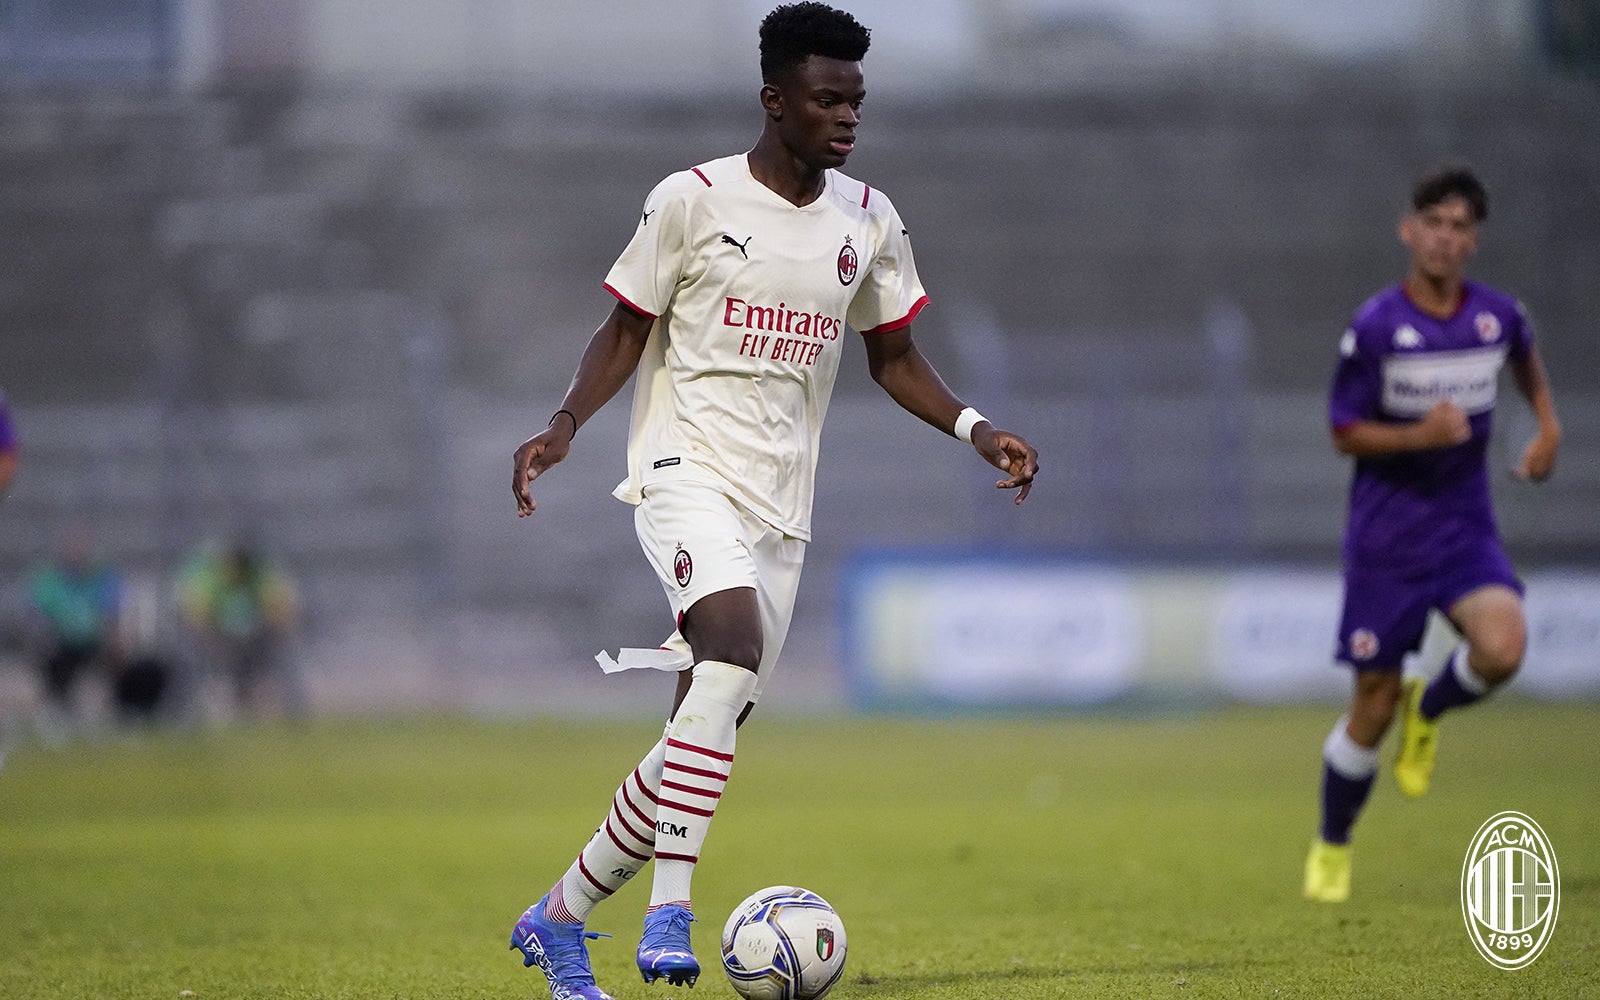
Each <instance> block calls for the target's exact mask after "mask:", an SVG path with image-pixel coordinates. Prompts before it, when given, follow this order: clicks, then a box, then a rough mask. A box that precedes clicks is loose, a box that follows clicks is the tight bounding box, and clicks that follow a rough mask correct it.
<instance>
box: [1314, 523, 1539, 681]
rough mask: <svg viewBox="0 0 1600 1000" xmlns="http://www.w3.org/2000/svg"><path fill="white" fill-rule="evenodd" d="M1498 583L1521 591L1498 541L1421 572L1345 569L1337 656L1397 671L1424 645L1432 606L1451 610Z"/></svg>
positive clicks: (1360, 667)
mask: <svg viewBox="0 0 1600 1000" xmlns="http://www.w3.org/2000/svg"><path fill="white" fill-rule="evenodd" d="M1494 584H1499V585H1501V586H1505V587H1509V588H1511V589H1512V590H1514V591H1516V592H1517V593H1518V594H1519V595H1520V594H1521V593H1522V581H1521V580H1518V579H1517V574H1516V573H1515V572H1513V571H1512V569H1511V560H1509V559H1507V558H1506V553H1505V549H1503V548H1502V547H1501V546H1500V541H1499V540H1498V539H1490V540H1488V541H1486V542H1484V543H1483V544H1482V545H1481V546H1479V547H1478V548H1475V549H1469V550H1467V551H1465V552H1462V553H1461V554H1459V555H1457V556H1455V557H1453V558H1451V559H1450V560H1448V561H1447V562H1443V563H1441V564H1439V565H1438V566H1435V567H1431V568H1430V569H1428V570H1425V571H1421V572H1418V571H1416V570H1397V569H1387V568H1385V569H1375V568H1370V567H1346V569H1345V574H1344V612H1343V613H1342V614H1341V615H1340V616H1339V651H1338V653H1337V654H1336V656H1335V659H1337V660H1338V661H1339V662H1340V663H1344V664H1346V665H1348V666H1351V667H1354V668H1355V669H1357V670H1399V669H1400V665H1401V661H1402V660H1403V659H1404V658H1405V655H1406V654H1407V653H1410V652H1412V651H1413V650H1415V649H1416V648H1417V647H1418V646H1419V645H1420V644H1421V643H1422V633H1423V631H1424V630H1426V629H1427V627H1428V611H1429V610H1430V609H1432V608H1438V609H1439V610H1440V611H1443V612H1448V611H1449V609H1450V605H1452V604H1454V603H1455V602H1456V601H1458V600H1460V599H1461V598H1463V597H1465V596H1466V595H1468V594H1470V593H1472V592H1473V591H1474V590H1477V589H1478V588H1480V587H1487V586H1492V585H1494Z"/></svg>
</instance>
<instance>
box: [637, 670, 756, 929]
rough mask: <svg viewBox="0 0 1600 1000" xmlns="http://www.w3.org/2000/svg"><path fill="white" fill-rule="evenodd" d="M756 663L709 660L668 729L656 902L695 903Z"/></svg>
mask: <svg viewBox="0 0 1600 1000" xmlns="http://www.w3.org/2000/svg"><path fill="white" fill-rule="evenodd" d="M755 682H756V675H755V673H754V672H753V671H750V670H745V669H744V668H743V667H737V666H734V665H733V664H731V663H720V662H718V661H715V660H706V661H703V662H701V663H699V664H697V665H696V666H695V668H694V681H693V683H692V684H691V685H690V687H689V693H688V694H687V695H686V696H685V697H684V699H683V704H681V705H680V706H678V712H677V715H676V717H675V718H674V720H673V723H672V725H671V726H670V727H669V728H668V730H667V740H666V754H665V757H664V759H663V764H662V775H661V801H660V807H659V808H658V809H657V811H656V825H655V830H656V855H655V857H656V870H655V879H654V883H653V885H652V887H651V893H650V905H651V906H652V907H656V906H661V905H663V904H666V903H680V904H683V905H688V900H689V899H690V894H689V883H690V881H691V879H692V878H693V876H694V866H695V864H696V863H698V862H699V860H700V848H701V846H702V845H703V844H704V843H705V839H706V833H707V831H708V830H709V829H710V827H711V817H712V816H713V815H714V814H715V813H716V810H717V804H718V803H719V802H720V801H721V800H722V790H723V788H724V787H726V785H727V783H728V776H729V774H731V773H732V770H733V750H734V742H735V735H736V733H737V723H738V720H739V713H740V712H742V711H744V708H745V705H747V704H748V703H749V700H750V694H751V692H752V691H753V690H754V689H755Z"/></svg>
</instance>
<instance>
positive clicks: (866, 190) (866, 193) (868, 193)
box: [861, 184, 872, 208]
mask: <svg viewBox="0 0 1600 1000" xmlns="http://www.w3.org/2000/svg"><path fill="white" fill-rule="evenodd" d="M861 187H862V188H863V190H862V192H861V207H862V208H866V207H867V199H868V198H871V197H872V185H871V184H863V185H861Z"/></svg>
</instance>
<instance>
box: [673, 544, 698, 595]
mask: <svg viewBox="0 0 1600 1000" xmlns="http://www.w3.org/2000/svg"><path fill="white" fill-rule="evenodd" d="M672 575H673V576H676V577H677V578H678V586H680V587H687V586H688V585H689V578H690V577H691V576H694V560H693V559H690V558H689V553H688V552H686V551H684V550H683V549H679V550H678V555H677V557H676V558H674V559H673V560H672Z"/></svg>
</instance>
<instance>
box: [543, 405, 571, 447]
mask: <svg viewBox="0 0 1600 1000" xmlns="http://www.w3.org/2000/svg"><path fill="white" fill-rule="evenodd" d="M563 413H565V414H566V415H567V419H568V420H570V421H572V437H570V438H567V440H568V441H571V440H573V439H575V438H576V437H577V436H578V418H577V417H575V416H573V415H572V411H571V410H557V411H556V412H555V413H553V414H551V415H550V422H549V423H548V424H546V425H545V426H546V427H554V426H555V423H556V417H559V416H561V415H562V414H563Z"/></svg>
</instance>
